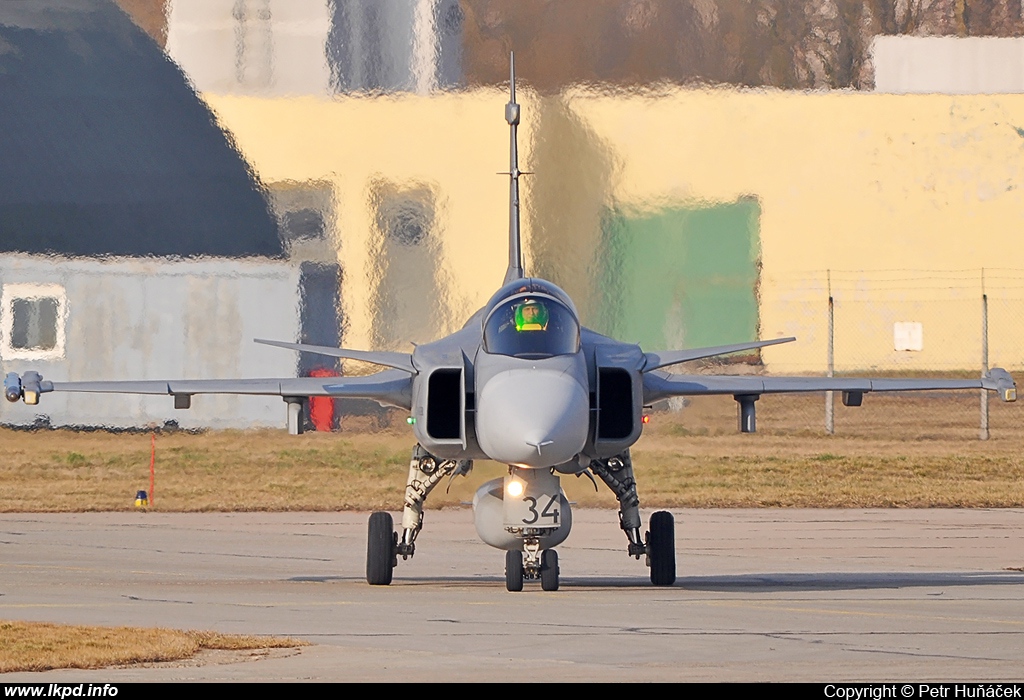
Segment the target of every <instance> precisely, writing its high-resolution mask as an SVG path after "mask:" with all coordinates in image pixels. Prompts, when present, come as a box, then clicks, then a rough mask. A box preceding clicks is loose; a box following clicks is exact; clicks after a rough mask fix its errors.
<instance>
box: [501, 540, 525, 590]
mask: <svg viewBox="0 0 1024 700" xmlns="http://www.w3.org/2000/svg"><path fill="white" fill-rule="evenodd" d="M505 588H507V589H508V590H510V591H521V590H523V553H522V552H520V551H519V550H517V549H510V550H508V551H507V552H505Z"/></svg>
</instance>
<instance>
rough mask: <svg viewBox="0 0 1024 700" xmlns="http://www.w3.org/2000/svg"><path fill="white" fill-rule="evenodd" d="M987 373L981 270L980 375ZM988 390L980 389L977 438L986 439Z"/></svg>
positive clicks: (982, 272)
mask: <svg viewBox="0 0 1024 700" xmlns="http://www.w3.org/2000/svg"><path fill="white" fill-rule="evenodd" d="M986 374H988V294H986V293H985V270H984V268H982V270H981V376H982V378H984V377H985V375H986ZM988 436H989V432H988V390H986V389H982V390H981V429H980V430H979V431H978V439H979V440H988Z"/></svg>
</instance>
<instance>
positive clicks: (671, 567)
mask: <svg viewBox="0 0 1024 700" xmlns="http://www.w3.org/2000/svg"><path fill="white" fill-rule="evenodd" d="M647 556H648V557H649V558H650V561H651V583H653V584H654V585H655V586H671V585H672V584H673V583H675V582H676V523H675V519H674V518H673V517H672V514H671V513H669V512H668V511H666V510H659V511H658V512H657V513H654V514H653V515H651V529H650V531H649V532H648V533H647Z"/></svg>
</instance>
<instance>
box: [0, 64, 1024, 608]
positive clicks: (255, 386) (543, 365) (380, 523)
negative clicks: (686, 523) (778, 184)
mask: <svg viewBox="0 0 1024 700" xmlns="http://www.w3.org/2000/svg"><path fill="white" fill-rule="evenodd" d="M510 73H511V77H510V86H509V93H510V97H509V102H508V104H507V105H505V119H506V121H507V122H508V125H509V129H510V160H509V171H508V173H507V174H508V176H509V245H508V268H507V271H506V273H505V279H504V283H503V284H502V286H501V288H500V289H498V291H497V292H495V293H494V296H492V297H491V298H490V300H489V301H488V302H487V304H486V305H485V306H484V307H483V308H482V309H480V310H479V311H477V312H476V313H475V314H474V315H473V316H472V317H470V319H469V321H467V322H466V324H465V326H464V327H463V328H462V329H461V330H459V331H457V332H456V333H453V334H452V335H449V336H448V337H446V338H442V339H440V340H437V341H435V342H432V343H426V344H422V345H417V346H415V349H414V350H413V352H412V353H400V352H373V351H362V350H349V349H344V348H334V347H322V346H309V345H301V344H295V343H287V342H276V341H265V340H257V341H256V342H259V343H266V344H268V345H275V346H278V347H281V348H288V349H292V350H296V351H299V352H307V353H316V354H320V355H326V356H330V357H337V358H344V359H353V360H362V361H364V362H370V363H373V364H376V365H379V366H382V367H384V368H387V369H385V370H382V371H380V372H378V373H376V374H373V375H369V376H364V377H348V378H336V379H331V380H325V379H318V378H282V379H242V380H170V381H104V382H51V381H46V380H44V379H43V378H42V377H41V376H40V375H39V374H38V373H36V372H25V373H24V374H23V375H22V376H18V375H17V374H14V373H11V374H8V375H7V377H6V380H5V382H4V392H5V395H6V397H7V399H8V400H9V401H18V400H24V401H25V403H27V404H37V403H38V402H39V399H40V396H41V395H42V394H46V393H48V392H54V391H67V392H112V393H113V392H116V393H133V394H164V395H170V396H172V397H173V400H174V406H175V408H188V407H189V406H190V404H191V397H192V396H193V395H194V394H220V393H225V394H263V395H275V396H277V395H279V396H281V397H283V398H284V401H285V402H287V404H288V427H289V430H290V431H291V432H292V433H298V432H301V424H300V414H301V406H302V402H303V401H304V400H306V399H308V397H311V396H331V397H347V398H364V399H373V400H375V401H377V402H379V403H380V404H382V405H385V406H393V407H397V408H400V409H404V410H407V411H409V412H410V416H409V418H408V422H409V423H410V424H411V425H412V431H413V434H414V435H415V437H416V445H415V447H414V448H413V451H412V459H411V461H410V463H409V475H408V479H407V481H406V489H405V507H404V511H403V513H402V522H401V528H400V530H398V531H396V529H395V527H394V524H393V521H392V517H391V515H390V514H389V513H387V512H377V513H373V514H372V515H370V518H369V528H368V530H369V531H368V542H367V554H366V580H367V582H368V583H369V584H371V585H388V584H390V583H391V580H392V575H393V572H394V569H395V567H396V566H397V565H398V561H399V558H401V559H402V560H405V559H408V558H410V557H412V556H413V554H414V553H415V551H416V539H417V536H418V535H419V534H420V531H421V529H422V527H423V509H424V504H425V502H426V500H427V497H428V496H429V495H430V492H431V491H432V490H433V489H434V487H436V486H437V485H438V484H439V483H441V482H442V481H443V480H445V479H448V480H450V479H452V478H454V477H455V476H459V475H465V474H468V473H469V472H470V470H471V469H472V467H473V461H474V460H477V459H491V460H494V461H496V462H499V463H502V464H506V465H508V475H507V476H505V477H504V478H500V479H495V480H493V481H489V482H487V483H485V484H484V485H483V486H481V487H480V488H479V490H477V492H476V495H475V496H474V498H473V509H474V519H475V523H476V529H477V532H478V533H479V535H480V538H481V539H482V540H483V541H484V542H486V543H487V544H489V545H491V546H492V547H496V548H497V549H501V550H505V585H506V587H507V589H508V590H510V591H520V590H522V589H523V582H524V580H532V581H536V580H539V581H540V585H541V588H543V589H544V590H546V591H550V590H557V589H558V577H559V568H558V555H557V553H556V551H555V549H554V548H555V547H556V546H557V545H558V544H560V543H562V542H563V541H565V539H566V537H567V536H568V535H569V530H570V529H571V527H572V511H571V508H570V504H569V501H568V500H567V499H566V496H565V493H564V492H563V491H562V489H561V487H560V483H559V479H560V477H562V476H566V475H576V476H582V475H585V476H588V477H590V478H591V479H593V477H595V476H596V477H597V478H598V479H600V480H601V481H603V482H604V483H605V484H606V485H607V486H608V488H610V489H611V490H612V492H613V493H614V494H615V496H616V498H617V499H618V502H619V512H618V516H619V525H620V526H621V528H622V530H623V531H624V532H625V536H626V540H627V542H626V552H627V553H628V554H629V555H631V556H633V557H635V558H636V559H638V560H639V559H640V558H644V559H645V561H646V564H647V566H648V567H650V579H651V583H653V584H654V585H656V586H669V585H672V584H673V583H674V582H675V578H676V558H675V555H676V551H675V524H674V520H673V517H672V514H671V513H669V512H666V511H660V512H656V513H654V514H653V515H652V516H651V519H650V525H649V527H648V528H647V529H646V531H644V530H642V529H641V528H642V522H641V517H640V508H639V507H640V498H639V496H638V492H637V484H636V481H635V478H634V472H633V464H632V462H631V460H630V454H629V450H630V447H631V446H632V445H633V444H634V443H635V442H636V441H637V440H638V439H639V438H640V433H641V429H642V426H643V421H642V418H643V411H644V408H645V407H649V406H651V404H653V403H655V402H656V401H660V400H662V399H666V398H669V397H673V396H700V395H707V394H719V395H730V394H731V395H732V396H733V397H734V398H735V399H736V401H737V402H738V403H739V416H740V430H741V431H743V432H754V430H755V414H754V404H755V402H756V401H757V400H758V398H759V397H760V396H761V395H762V394H766V393H789V392H807V391H838V392H841V393H842V400H843V403H844V404H846V405H847V406H859V405H860V404H861V401H862V399H863V396H864V394H866V393H868V392H872V391H921V390H928V389H940V390H950V389H978V388H983V389H987V390H990V391H996V392H998V393H999V395H1000V397H1001V398H1002V399H1003V400H1004V401H1014V400H1015V399H1016V388H1015V384H1014V381H1013V379H1012V378H1011V377H1010V375H1009V374H1008V373H1007V372H1006V371H1004V370H1002V369H993V370H991V371H990V372H989V373H988V374H987V375H986V376H984V377H982V378H979V379H976V380H931V379H847V378H830V377H822V378H816V377H764V376H707V375H687V374H674V373H669V372H666V371H665V368H666V367H669V366H671V365H676V364H679V363H683V362H689V361H692V360H700V359H703V358H711V357H716V356H719V355H726V354H729V353H735V352H744V351H746V352H749V351H753V350H757V349H758V348H764V347H767V346H769V345H776V344H779V343H787V342H790V341H792V340H795V338H778V339H773V340H762V341H755V342H749V343H739V344H736V345H723V346H720V347H709V348H700V349H693V350H670V351H657V352H644V351H643V350H642V349H641V348H640V347H639V346H638V345H633V344H629V343H623V342H619V341H616V340H613V339H612V338H609V337H606V336H604V335H601V334H599V333H595V332H594V331H591V330H589V329H587V328H583V327H582V326H581V325H580V320H579V315H578V314H577V312H576V307H575V306H574V305H573V302H572V300H571V299H570V298H569V296H568V295H567V294H566V293H565V292H564V291H562V290H561V289H559V288H558V287H557V286H556V285H554V284H552V283H551V282H548V281H545V280H542V279H537V278H535V277H528V276H527V275H526V274H525V272H524V270H523V261H522V254H521V248H520V235H519V218H520V217H519V178H520V176H521V175H522V174H523V173H522V172H521V171H520V170H519V163H518V152H517V142H516V128H517V126H518V124H519V121H520V106H519V104H518V103H517V102H516V95H515V67H514V63H513V64H512V68H511V71H510ZM325 382H326V383H325ZM595 484H596V481H595Z"/></svg>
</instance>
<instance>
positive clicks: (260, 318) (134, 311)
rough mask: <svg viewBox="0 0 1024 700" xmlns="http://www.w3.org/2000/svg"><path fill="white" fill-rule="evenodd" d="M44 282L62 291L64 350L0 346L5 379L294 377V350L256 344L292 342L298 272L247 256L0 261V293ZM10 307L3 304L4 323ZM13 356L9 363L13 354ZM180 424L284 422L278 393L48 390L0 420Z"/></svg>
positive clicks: (8, 407) (5, 408)
mask: <svg viewBox="0 0 1024 700" xmlns="http://www.w3.org/2000/svg"><path fill="white" fill-rule="evenodd" d="M27 285H43V286H45V288H46V289H47V290H49V293H53V292H54V290H56V291H57V293H59V292H61V291H62V292H63V294H64V304H63V310H64V318H63V323H64V329H63V335H64V339H65V340H64V344H63V348H58V349H57V350H56V351H55V352H50V353H43V356H41V357H31V356H25V353H24V352H22V353H17V352H15V353H12V352H11V348H10V347H9V345H8V346H6V347H5V348H0V361H2V363H3V371H4V372H19V373H20V372H24V371H26V370H35V371H38V372H40V373H41V374H42V375H43V376H44V377H45V378H46V379H50V380H54V381H88V380H115V379H171V378H186V379H232V378H239V377H293V376H295V368H296V357H295V354H294V353H291V352H288V351H285V350H279V349H275V348H270V347H267V346H262V345H256V344H255V343H253V342H252V340H253V338H276V339H281V340H286V341H290V340H293V339H295V338H297V337H298V327H299V321H298V318H299V316H298V305H299V298H298V269H297V267H295V266H292V265H289V264H287V263H283V262H273V261H260V260H258V259H250V260H215V259H209V260H195V261H169V260H162V259H151V260H145V259H130V258H129V259H114V260H109V261H100V260H89V259H52V258H45V257H41V256H25V255H4V256H0V288H2V289H4V290H10V289H12V288H13V289H18V288H21V289H25V287H26V286H27ZM10 313H11V310H10V308H3V309H0V326H5V325H6V324H8V323H9V321H8V317H9V314H10ZM12 354H13V355H15V357H13V358H12V357H11V355H12ZM41 414H42V415H46V416H49V418H50V421H51V422H52V424H54V425H65V424H70V425H93V426H96V425H108V426H118V427H123V426H140V425H146V424H148V423H151V422H153V423H157V424H163V422H164V421H166V420H176V421H178V423H179V424H180V425H181V426H182V427H186V428H189V427H217V428H229V427H233V428H244V427H254V426H274V427H280V426H283V425H284V418H285V408H284V404H283V402H282V401H281V399H280V398H270V397H268V398H262V397H238V396H196V397H194V398H193V401H192V408H191V409H190V410H187V411H185V410H177V411H176V410H175V409H174V408H173V405H172V400H171V398H170V397H163V396H128V395H114V394H104V395H98V394H93V395H90V394H46V395H44V396H43V397H42V401H41V402H40V404H39V405H38V406H26V405H24V404H20V403H19V404H8V403H7V402H3V405H2V406H0V422H3V423H10V424H24V423H31V422H33V421H34V420H35V418H36V416H37V415H41Z"/></svg>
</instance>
